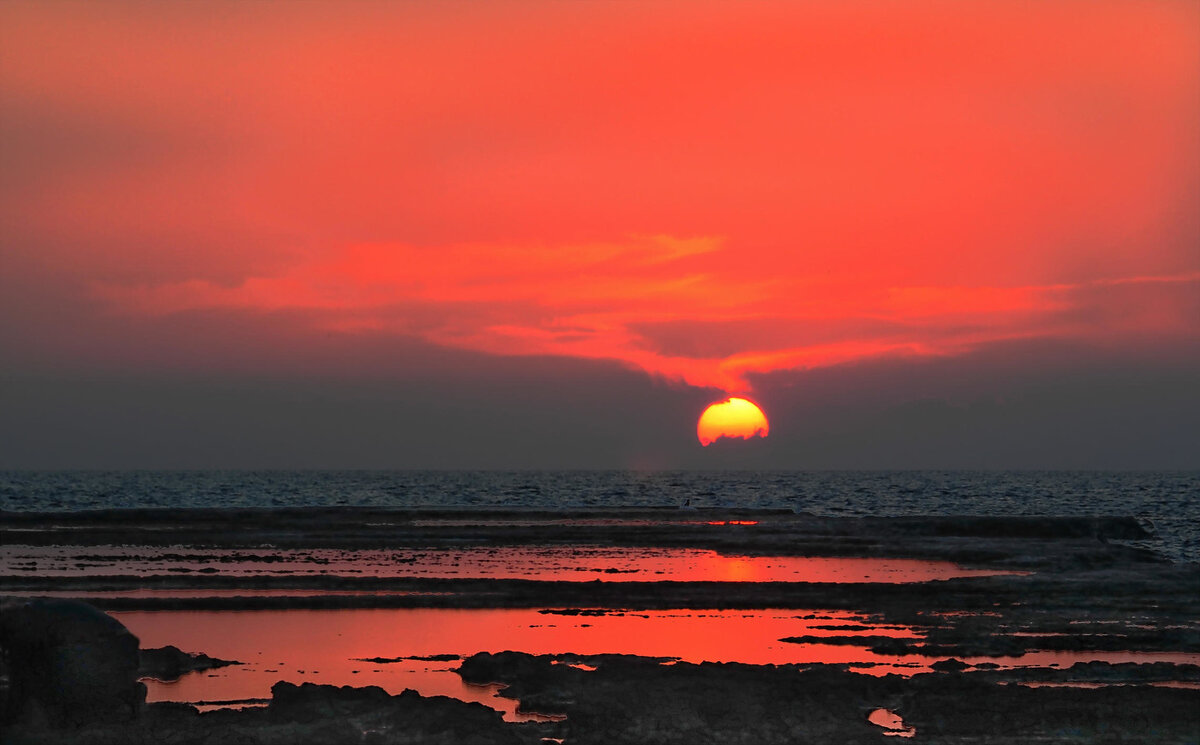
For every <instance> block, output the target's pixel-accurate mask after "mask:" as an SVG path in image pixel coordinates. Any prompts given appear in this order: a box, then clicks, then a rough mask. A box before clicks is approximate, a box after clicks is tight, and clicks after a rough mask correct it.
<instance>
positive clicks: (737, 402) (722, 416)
mask: <svg viewBox="0 0 1200 745" xmlns="http://www.w3.org/2000/svg"><path fill="white" fill-rule="evenodd" d="M769 429H770V427H769V425H768V424H767V417H766V415H765V414H763V412H762V409H760V408H758V406H757V405H756V404H754V403H753V402H751V401H747V400H746V399H744V398H735V397H730V398H727V399H725V400H724V401H719V402H717V403H715V404H710V405H709V407H708V408H707V409H705V410H704V413H703V414H701V415H700V421H699V422H697V423H696V436H697V437H699V438H700V444H701V445H704V446H705V447H708V446H709V445H711V444H712V443H714V442H716V440H717V438H720V437H740V438H742V439H743V440H749V439H750V438H751V437H756V436H757V437H766V436H767V433H768V431H769Z"/></svg>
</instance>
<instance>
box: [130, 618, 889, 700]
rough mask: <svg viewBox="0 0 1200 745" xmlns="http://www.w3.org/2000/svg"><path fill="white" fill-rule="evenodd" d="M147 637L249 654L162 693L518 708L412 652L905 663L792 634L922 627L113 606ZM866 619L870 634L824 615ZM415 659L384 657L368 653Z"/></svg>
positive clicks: (162, 686) (155, 694)
mask: <svg viewBox="0 0 1200 745" xmlns="http://www.w3.org/2000/svg"><path fill="white" fill-rule="evenodd" d="M112 615H113V616H115V617H116V618H117V619H118V620H120V621H121V623H123V624H125V625H126V626H127V627H128V628H129V630H130V631H132V632H133V633H134V634H135V635H137V636H138V638H139V639H140V640H141V644H142V646H143V647H159V646H164V645H167V644H174V645H175V646H177V647H180V648H181V649H185V650H188V651H192V652H204V653H205V654H209V655H212V656H214V657H220V658H222V659H231V660H238V661H241V662H245V663H247V664H245V665H238V666H233V667H227V668H220V669H218V670H213V671H210V672H206V673H198V674H190V675H184V676H183V677H181V678H180V679H179V680H177V681H175V682H172V683H163V682H160V681H155V680H147V681H146V683H147V686H148V688H149V700H151V701H188V702H195V701H215V700H231V699H251V698H263V697H267V696H269V695H270V688H271V685H272V684H274V683H275V682H276V681H280V680H286V681H288V682H292V683H301V682H305V681H308V682H312V683H323V684H330V685H354V686H366V685H377V686H380V687H382V688H383V689H384V690H387V691H389V692H391V693H400V692H401V691H403V690H404V689H405V688H412V689H414V690H416V691H419V692H420V693H422V694H423V695H445V696H453V697H455V698H459V699H462V700H465V701H477V702H479V703H483V704H486V705H488V706H491V707H493V708H496V709H500V710H501V711H505V712H506V715H507V716H508V717H509V718H516V716H515V702H512V701H510V700H508V699H503V698H498V697H497V696H496V693H497V692H498V690H499V689H498V688H497V687H479V686H468V685H466V684H464V683H463V682H462V680H461V679H460V678H459V677H458V675H457V674H456V673H455V672H454V670H455V669H456V667H457V662H446V661H434V660H420V659H413V658H415V657H433V656H435V655H445V654H458V655H462V656H466V655H470V654H474V653H476V652H502V651H505V650H516V651H521V652H529V653H531V654H561V653H567V652H570V653H574V654H579V655H596V654H610V653H617V654H635V655H643V656H647V657H674V658H679V659H682V660H685V661H689V662H703V661H706V660H707V661H712V662H748V663H753V664H769V663H789V662H796V663H800V662H827V663H852V662H861V661H863V658H864V657H867V658H871V659H873V660H878V661H879V662H887V663H891V664H895V665H903V664H905V663H904V661H903V660H900V659H899V658H883V657H879V656H877V655H873V654H871V653H870V652H869V651H867V650H864V649H862V648H860V647H849V646H834V645H823V644H787V643H784V642H780V641H778V640H779V638H780V637H782V636H787V635H797V634H805V635H813V636H832V635H846V634H848V633H851V634H857V633H862V634H870V635H889V636H890V635H898V636H913V632H912V631H911V630H909V629H906V628H903V627H879V626H873V625H871V624H870V623H869V622H868V621H867V619H866V618H865V617H864V616H861V615H859V614H855V613H847V612H839V611H832V612H812V611H791V610H789V611H778V610H767V611H761V610H759V611H637V612H620V611H617V612H607V613H604V614H603V615H587V616H578V615H558V614H554V613H540V612H538V610H536V609H481V610H474V609H472V610H460V609H444V608H418V609H402V610H395V609H366V610H287V611H274V610H271V611H135V612H124V613H113V614H112ZM843 624H857V625H860V626H862V631H861V632H847V631H844V630H841V631H838V630H828V629H822V628H819V627H820V626H822V625H825V626H829V625H843ZM376 657H378V658H386V659H391V658H404V659H397V661H395V662H386V663H376V662H368V661H364V660H366V659H367V658H376Z"/></svg>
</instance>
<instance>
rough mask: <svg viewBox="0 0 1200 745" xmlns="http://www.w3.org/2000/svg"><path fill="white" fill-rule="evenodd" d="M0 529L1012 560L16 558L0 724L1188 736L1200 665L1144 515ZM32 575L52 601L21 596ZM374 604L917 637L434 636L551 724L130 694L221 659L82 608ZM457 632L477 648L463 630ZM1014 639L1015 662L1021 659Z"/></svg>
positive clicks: (391, 736) (19, 535)
mask: <svg viewBox="0 0 1200 745" xmlns="http://www.w3.org/2000/svg"><path fill="white" fill-rule="evenodd" d="M0 544H3V545H5V546H13V545H26V546H60V547H61V546H67V547H77V548H78V550H79V551H80V552H81V554H82V553H84V552H85V551H86V549H87V547H97V546H114V545H120V546H123V547H125V548H126V549H128V550H130V551H136V550H137V549H138V547H144V548H151V547H156V548H159V549H161V548H162V547H172V546H173V547H179V546H185V547H200V548H208V549H211V548H213V547H220V548H235V549H241V550H246V551H249V550H251V549H253V551H254V552H255V553H256V554H258V555H262V554H264V553H267V554H269V552H270V551H271V550H272V549H277V548H283V547H300V548H318V547H326V548H328V547H333V548H338V547H341V548H346V547H374V548H382V549H387V548H400V547H409V548H411V547H414V546H419V547H422V548H425V549H429V550H436V551H454V550H456V549H461V547H463V546H479V545H486V546H511V545H522V546H550V545H552V546H555V547H556V548H559V549H561V548H562V547H568V548H569V547H572V546H579V547H584V546H596V545H616V546H647V547H664V546H676V547H677V546H687V547H694V548H704V549H711V550H715V551H719V552H721V553H722V554H723V555H733V556H736V555H741V556H868V557H901V558H913V559H928V560H936V561H952V562H956V563H959V564H963V565H967V566H971V567H976V568H990V569H995V570H996V571H997V572H1001V571H1002V572H1007V573H1004V574H997V575H996V576H974V577H961V578H956V579H949V580H942V581H931V582H914V583H906V584H886V583H858V584H853V583H830V582H824V583H809V582H737V581H696V582H690V581H689V582H608V581H580V582H563V581H554V582H545V581H538V580H536V579H528V580H516V579H512V580H494V579H471V578H452V579H446V578H422V577H389V578H379V577H358V576H343V575H338V576H334V575H312V576H302V577H301V576H287V575H280V576H259V577H239V576H228V575H223V574H222V572H221V571H219V570H218V571H215V572H210V573H200V572H195V573H188V574H186V575H183V574H173V575H161V576H145V575H141V576H133V575H127V574H121V573H113V574H103V575H98V574H95V573H88V572H87V571H80V572H79V573H78V574H77V575H72V576H65V577H64V576H58V577H53V578H50V577H46V576H40V575H39V574H38V572H37V571H36V568H33V570H23V569H22V568H21V567H20V566H8V567H6V570H5V571H4V573H3V575H2V576H0V593H2V594H3V595H4V596H5V597H6V599H5V600H4V601H3V603H4V604H3V611H2V613H3V615H2V618H0V632H2V633H0V648H2V649H3V653H4V668H5V670H4V676H3V680H4V685H3V687H2V689H0V691H2V694H3V699H4V701H3V707H4V708H3V712H4V722H3V725H0V726H2V727H3V730H2V732H3V736H4V737H3V739H4V741H5V742H6V743H8V742H12V743H43V742H45V743H49V742H56V743H57V742H62V743H84V742H88V743H110V742H111V743H118V742H120V743H125V742H222V741H228V742H243V743H275V742H279V743H283V742H288V743H308V742H312V743H317V742H321V743H327V742H334V743H342V742H346V743H351V742H353V743H367V742H372V743H374V742H378V743H409V742H413V743H416V742H429V743H440V742H447V743H449V742H455V743H471V742H477V743H493V742H494V743H510V742H511V743H543V742H553V741H554V740H556V739H557V740H562V741H564V742H567V743H601V742H604V743H623V742H630V743H634V742H637V743H644V742H661V743H707V742H712V743H739V742H746V743H809V742H811V743H860V742H863V743H866V742H886V741H889V740H890V737H891V736H896V735H900V734H903V735H911V736H912V737H913V741H914V742H931V743H934V742H936V743H968V742H969V743H1027V742H1062V743H1083V742H1089V743H1090V742H1114V743H1115V742H1162V743H1195V742H1200V667H1198V666H1197V665H1196V664H1194V661H1188V660H1191V659H1192V658H1191V657H1190V656H1191V655H1196V654H1200V567H1197V566H1196V565H1194V564H1171V563H1170V562H1167V561H1165V560H1164V559H1162V558H1161V557H1160V556H1159V555H1157V554H1156V553H1155V552H1154V550H1153V545H1154V537H1153V534H1152V533H1151V532H1149V531H1148V530H1147V529H1146V527H1145V526H1143V525H1141V524H1139V523H1138V522H1137V521H1135V520H1133V519H1122V518H1103V519H1099V518H1097V519H1082V520H1072V519H1064V518H1047V519H1039V518H977V517H972V518H905V519H897V520H884V519H851V518H846V519H840V520H839V519H833V518H815V517H811V516H806V515H795V514H792V513H787V512H778V511H770V512H768V511H762V512H756V511H751V510H721V511H716V510H713V511H708V510H704V511H695V512H685V511H680V510H644V509H643V510H620V511H616V510H612V511H590V512H577V513H570V514H564V513H557V512H541V513H530V512H520V511H511V512H498V511H490V512H466V511H441V512H431V511H387V510H348V511H339V510H296V511H288V510H282V511H279V512H268V511H261V512H256V511H207V510H201V511H190V512H180V511H136V512H134V511H130V512H121V511H112V512H104V513H82V514H76V515H68V516H64V515H61V514H56V515H31V514H24V513H22V514H13V513H4V514H0ZM81 563H86V562H81ZM83 569H86V567H84V568H83ZM171 591H187V594H182V595H174V596H172V595H171V594H170V593H171ZM205 591H212V593H213V594H211V595H207V594H205ZM231 591H234V592H236V594H234V595H230V594H228V593H229V592H231ZM47 593H50V594H54V595H55V596H56V597H55V599H41V600H37V599H34V598H37V597H38V596H39V595H41V594H47ZM122 593H124V594H122ZM256 593H257V594H256ZM72 596H78V597H79V598H85V599H86V600H87V603H88V604H89V605H84V604H82V603H80V602H78V601H77V600H72V599H70V598H71V597H72ZM371 607H394V608H420V607H429V608H434V607H445V608H540V609H547V610H552V611H554V613H557V614H564V613H566V614H570V613H576V614H579V613H589V614H604V613H612V612H631V611H636V610H651V609H675V610H680V611H686V610H688V609H696V610H701V609H766V608H777V609H811V608H820V609H828V610H845V611H854V612H855V613H858V614H862V617H863V618H867V619H870V620H871V622H872V623H873V624H876V625H883V626H891V627H895V628H904V629H909V630H910V631H907V632H905V634H906V635H905V634H901V635H899V636H886V637H881V636H878V635H872V634H871V633H868V631H866V630H865V628H866V627H864V626H863V625H862V624H841V625H840V627H839V626H838V625H831V626H830V627H829V628H821V629H820V632H821V634H822V635H821V636H820V637H817V638H815V639H810V638H806V637H783V640H782V642H781V643H782V644H785V645H786V644H805V643H811V642H814V641H819V643H821V644H826V645H828V644H841V645H846V646H848V647H861V648H862V649H864V650H873V651H874V652H875V653H879V654H889V655H896V656H899V657H902V658H904V659H912V660H922V661H923V662H922V664H921V666H920V670H919V671H918V672H916V673H915V674H905V675H900V674H888V675H872V674H864V672H869V671H865V670H864V669H863V667H862V666H861V665H860V666H858V667H856V668H854V669H851V668H849V667H847V666H845V665H841V666H838V665H816V664H814V665H790V664H789V665H751V664H735V663H729V664H711V663H703V664H693V663H689V662H685V661H679V660H669V659H654V658H647V657H634V656H629V655H619V654H613V655H588V656H584V655H579V654H577V653H576V650H571V649H563V650H561V653H558V654H554V655H544V654H543V655H536V654H528V653H525V652H523V651H521V650H511V651H500V650H490V651H488V650H485V651H480V652H479V653H477V654H468V655H465V658H464V659H461V661H460V660H459V658H458V655H456V654H449V653H452V652H457V651H459V650H454V649H447V650H440V651H444V652H447V653H448V654H446V655H441V658H442V659H443V660H445V661H446V662H445V663H444V664H449V665H450V666H452V667H457V669H458V672H459V675H460V676H461V677H462V679H463V680H464V681H465V682H467V683H471V684H496V683H499V684H502V685H504V686H505V688H504V689H503V691H502V693H501V695H503V696H506V697H510V698H513V699H516V700H518V701H519V702H520V708H521V709H522V710H528V711H535V712H540V713H544V714H556V715H562V716H565V719H562V720H561V721H541V722H509V721H504V720H503V719H502V718H501V716H500V714H499V712H497V711H494V710H492V709H489V708H487V707H485V706H482V705H480V704H475V703H466V702H464V701H458V700H455V699H452V698H446V697H442V696H421V695H419V694H417V693H415V692H413V691H406V692H403V693H401V692H399V691H393V692H392V693H389V692H387V691H384V690H382V689H379V688H371V687H357V688H352V687H333V686H316V685H311V684H301V683H302V681H300V680H292V681H286V682H285V681H280V682H279V683H278V684H276V685H275V687H274V688H272V690H271V696H270V699H269V701H266V702H264V703H266V705H265V706H259V707H248V708H242V709H229V708H226V709H222V708H217V709H216V710H212V711H204V712H203V713H201V712H200V711H199V710H197V709H196V708H195V707H191V706H188V705H183V704H165V703H151V704H146V703H144V695H145V688H144V686H142V683H141V682H140V681H141V680H142V679H144V678H149V677H156V678H158V679H164V678H171V677H178V676H187V675H200V674H204V673H202V672H196V671H201V670H205V669H209V668H211V667H212V666H214V665H220V664H229V663H233V662H234V661H232V660H229V661H224V660H217V659H214V658H210V657H207V656H206V655H202V654H201V653H203V652H205V651H206V650H202V649H189V650H187V651H180V650H178V649H175V650H165V649H164V650H158V651H154V650H140V652H139V649H138V647H139V644H138V642H137V640H136V639H135V638H133V636H132V635H131V634H129V633H128V631H126V630H125V629H123V628H122V627H121V625H120V624H119V623H117V622H116V621H114V620H113V619H112V618H111V617H110V616H107V615H105V614H104V613H102V612H101V611H100V610H96V608H99V609H102V610H109V611H113V610H131V609H140V610H164V609H175V610H179V609H206V610H245V609H254V608H283V609H306V608H371ZM581 620H583V619H581ZM463 644H464V648H469V640H464V642H463ZM1048 653H1069V654H1071V655H1074V656H1073V657H1072V658H1071V659H1075V660H1076V663H1075V664H1067V665H1057V666H1051V664H1039V663H1037V660H1038V659H1041V657H1040V655H1045V654H1048ZM1124 653H1131V654H1132V653H1137V654H1140V655H1142V656H1143V657H1140V658H1139V659H1140V660H1142V661H1141V663H1140V664H1135V663H1131V662H1127V663H1104V662H1095V661H1090V660H1089V655H1092V654H1095V655H1101V654H1118V655H1119V654H1124ZM1022 658H1024V659H1027V660H1029V661H1030V664H1028V665H1015V664H1012V661H1013V660H1014V659H1016V660H1019V659H1022ZM379 659H380V660H381V661H382V662H387V660H385V659H384V658H383V657H380V658H379ZM998 663H1004V664H998ZM1053 664H1057V663H1053ZM877 712H885V713H887V716H886V717H883V718H882V719H881V718H880V717H878V716H876V713H877ZM893 715H894V717H896V719H895V721H899V722H902V725H896V728H895V729H892V730H890V731H889V730H888V729H886V728H884V727H882V726H879V725H877V724H874V723H872V722H874V721H877V720H878V721H884V720H886V719H887V718H888V717H892V716H893Z"/></svg>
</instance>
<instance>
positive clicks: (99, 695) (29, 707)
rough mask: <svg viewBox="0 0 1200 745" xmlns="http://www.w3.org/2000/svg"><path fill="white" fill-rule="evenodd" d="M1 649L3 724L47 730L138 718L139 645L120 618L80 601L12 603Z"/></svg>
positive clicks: (2, 612)
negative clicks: (4, 682)
mask: <svg viewBox="0 0 1200 745" xmlns="http://www.w3.org/2000/svg"><path fill="white" fill-rule="evenodd" d="M0 649H3V653H4V657H5V662H6V666H7V668H8V674H9V681H10V682H9V690H8V695H7V700H6V701H5V702H4V709H3V721H4V722H5V723H6V724H7V723H29V724H37V725H46V726H63V725H75V726H77V725H82V724H89V723H93V722H112V721H123V720H129V719H132V718H134V717H136V715H137V712H138V708H139V707H140V706H141V704H142V702H143V701H144V700H145V697H146V688H145V686H144V685H142V684H141V683H139V682H138V680H137V678H138V640H137V637H135V636H134V635H133V634H131V633H129V631H128V630H126V628H125V627H124V626H122V625H121V624H120V623H119V622H118V621H117V620H116V619H114V618H112V617H111V616H108V615H106V614H104V613H101V612H100V611H98V610H96V609H95V608H93V607H92V606H90V605H88V604H86V603H81V602H78V601H74V600H28V601H6V602H4V603H3V604H2V605H0Z"/></svg>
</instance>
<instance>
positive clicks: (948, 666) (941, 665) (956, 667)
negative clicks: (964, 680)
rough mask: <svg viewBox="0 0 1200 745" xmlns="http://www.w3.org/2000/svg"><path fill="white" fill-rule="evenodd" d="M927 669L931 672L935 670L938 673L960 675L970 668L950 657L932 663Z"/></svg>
mask: <svg viewBox="0 0 1200 745" xmlns="http://www.w3.org/2000/svg"><path fill="white" fill-rule="evenodd" d="M929 667H930V668H932V669H933V670H936V671H937V672H939V673H960V672H962V671H963V670H966V669H967V668H968V667H970V665H968V664H967V663H965V662H963V661H962V660H956V659H954V658H953V657H951V658H950V659H948V660H939V661H938V662H935V663H933V664H932V665H930V666H929Z"/></svg>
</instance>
